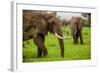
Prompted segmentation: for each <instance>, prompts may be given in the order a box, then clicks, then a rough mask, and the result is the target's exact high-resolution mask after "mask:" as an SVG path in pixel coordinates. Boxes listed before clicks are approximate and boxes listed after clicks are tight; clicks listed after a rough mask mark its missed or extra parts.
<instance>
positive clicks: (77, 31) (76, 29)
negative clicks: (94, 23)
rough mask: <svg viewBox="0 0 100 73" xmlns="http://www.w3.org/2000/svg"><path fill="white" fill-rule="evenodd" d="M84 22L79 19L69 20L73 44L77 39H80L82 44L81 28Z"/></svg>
mask: <svg viewBox="0 0 100 73" xmlns="http://www.w3.org/2000/svg"><path fill="white" fill-rule="evenodd" d="M83 24H84V21H83V19H82V18H81V17H72V18H71V20H70V29H71V32H72V36H73V40H74V44H77V43H78V37H80V43H81V44H83V37H82V28H83Z"/></svg>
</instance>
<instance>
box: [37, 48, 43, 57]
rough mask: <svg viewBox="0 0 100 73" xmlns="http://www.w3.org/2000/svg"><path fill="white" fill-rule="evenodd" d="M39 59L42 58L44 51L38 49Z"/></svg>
mask: <svg viewBox="0 0 100 73" xmlns="http://www.w3.org/2000/svg"><path fill="white" fill-rule="evenodd" d="M37 50H38V57H41V56H42V50H41V49H40V48H39V47H38V49H37Z"/></svg>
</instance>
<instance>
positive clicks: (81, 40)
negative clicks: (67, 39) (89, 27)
mask: <svg viewBox="0 0 100 73" xmlns="http://www.w3.org/2000/svg"><path fill="white" fill-rule="evenodd" d="M79 36H80V43H81V44H83V36H82V30H80V32H79Z"/></svg>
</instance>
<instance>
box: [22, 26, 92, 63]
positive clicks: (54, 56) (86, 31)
mask: <svg viewBox="0 0 100 73" xmlns="http://www.w3.org/2000/svg"><path fill="white" fill-rule="evenodd" d="M63 31H64V32H66V31H67V29H66V28H65V27H63ZM83 41H84V44H83V45H81V44H80V43H79V44H77V45H75V44H73V39H65V40H64V48H65V51H64V52H65V54H64V55H65V56H64V58H62V57H61V56H60V55H61V54H60V46H59V42H58V40H57V38H56V37H55V36H54V35H53V34H50V33H48V35H47V36H46V38H45V46H46V47H47V50H48V56H46V57H42V58H37V47H36V45H35V44H34V42H33V40H32V39H31V40H28V41H25V42H24V45H25V47H24V48H23V62H25V63H26V62H44V61H63V60H85V59H91V28H90V27H84V28H83Z"/></svg>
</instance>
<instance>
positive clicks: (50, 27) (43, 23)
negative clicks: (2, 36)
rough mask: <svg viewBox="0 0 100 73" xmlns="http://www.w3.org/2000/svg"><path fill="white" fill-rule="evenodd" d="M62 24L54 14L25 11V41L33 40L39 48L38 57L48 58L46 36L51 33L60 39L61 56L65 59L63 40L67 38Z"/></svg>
mask: <svg viewBox="0 0 100 73" xmlns="http://www.w3.org/2000/svg"><path fill="white" fill-rule="evenodd" d="M60 24H61V22H60V20H59V18H58V17H56V16H55V15H54V14H52V13H47V12H41V11H33V10H23V41H25V40H29V39H32V38H33V40H34V43H35V44H36V45H37V48H38V57H42V56H46V55H47V54H48V52H47V48H46V47H45V45H44V42H45V35H47V34H48V32H51V33H53V34H54V35H56V37H57V38H58V40H59V45H60V48H61V56H62V57H64V42H63V39H64V38H66V37H64V36H63V34H62V31H61V28H60Z"/></svg>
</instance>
